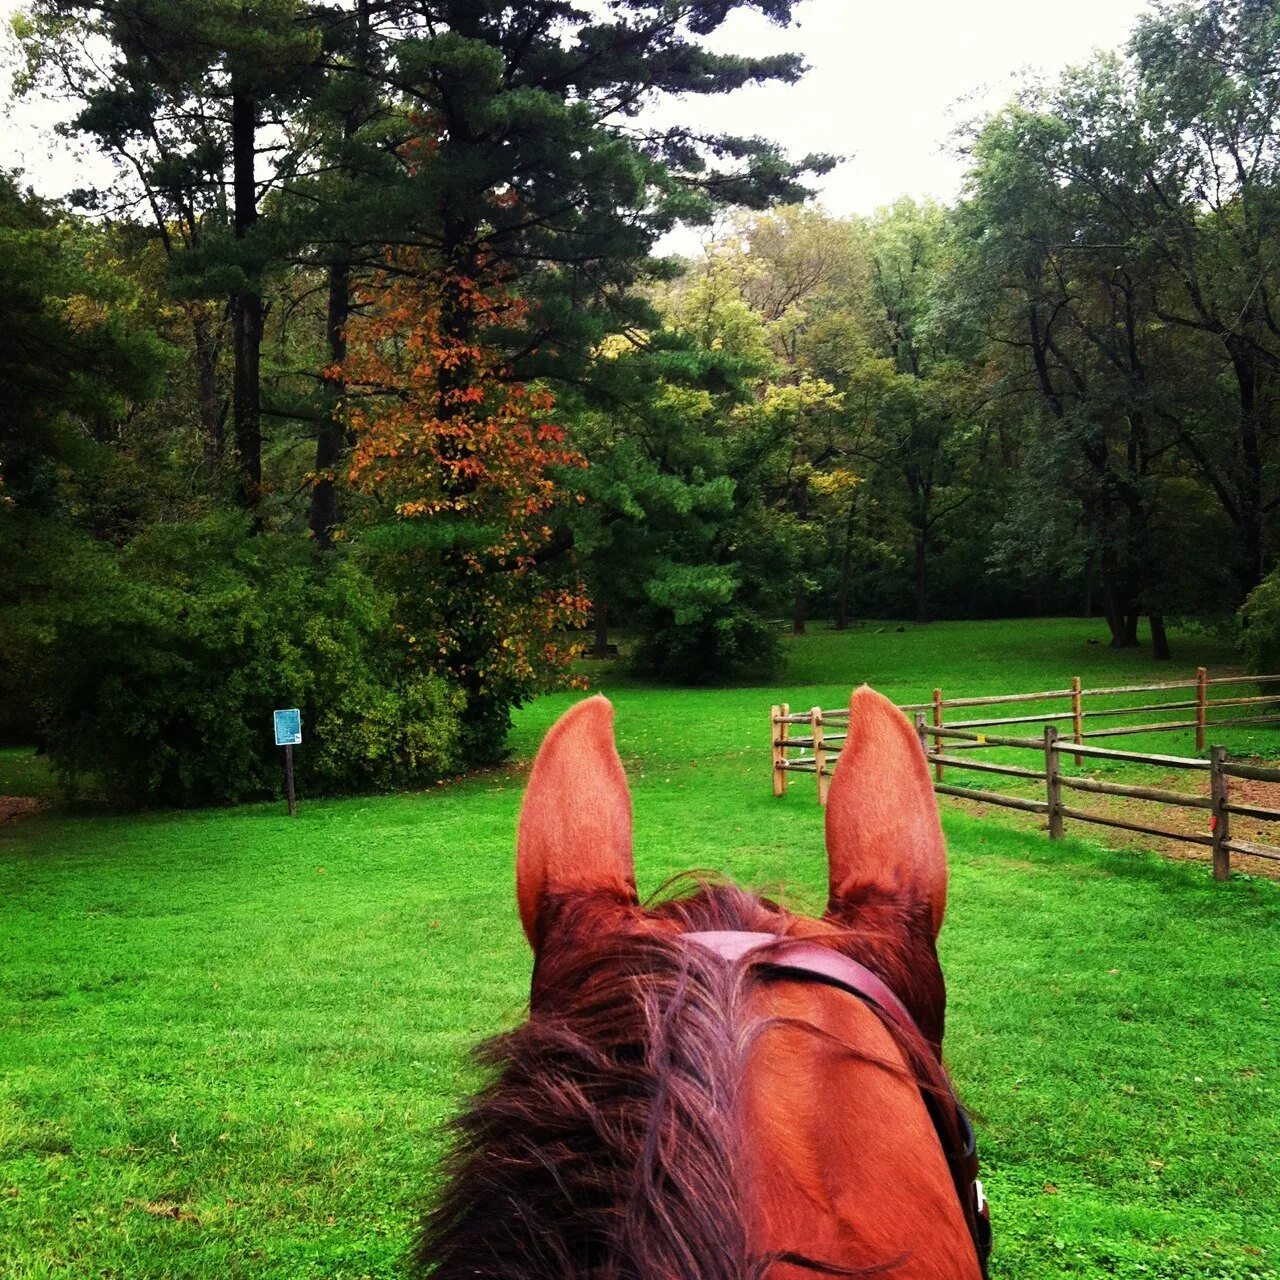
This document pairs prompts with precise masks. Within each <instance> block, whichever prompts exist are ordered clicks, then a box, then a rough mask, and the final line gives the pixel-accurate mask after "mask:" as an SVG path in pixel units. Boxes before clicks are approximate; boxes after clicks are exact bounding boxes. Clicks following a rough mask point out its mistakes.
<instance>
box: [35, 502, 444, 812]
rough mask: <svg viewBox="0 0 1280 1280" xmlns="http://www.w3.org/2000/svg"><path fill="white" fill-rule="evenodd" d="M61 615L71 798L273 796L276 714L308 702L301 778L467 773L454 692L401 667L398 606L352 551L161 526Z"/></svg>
mask: <svg viewBox="0 0 1280 1280" xmlns="http://www.w3.org/2000/svg"><path fill="white" fill-rule="evenodd" d="M101 571H102V573H103V574H104V575H105V576H106V579H107V580H106V581H100V582H99V583H97V584H96V586H97V589H96V590H94V591H92V592H91V593H85V594H83V595H82V596H80V597H78V598H76V599H74V600H72V601H71V602H69V604H68V606H67V609H66V612H65V614H64V616H62V617H61V618H59V619H58V620H57V622H56V625H54V626H53V627H52V633H53V634H52V639H51V643H50V644H49V645H48V646H47V648H46V650H45V651H44V662H43V671H42V674H41V679H40V686H41V704H42V706H41V710H42V721H43V726H44V730H45V740H46V743H47V745H48V747H49V750H50V753H51V756H52V759H53V764H54V768H55V770H56V771H57V772H58V774H59V775H60V777H61V778H62V779H63V781H64V783H65V784H66V786H67V788H68V790H69V791H71V792H72V793H73V794H75V793H84V792H96V793H99V794H101V795H102V796H104V797H105V798H107V799H108V800H110V801H112V802H114V803H117V804H123V805H152V804H162V805H192V804H209V803H219V802H224V801H239V800H247V799H253V798H260V797H265V796H269V795H272V794H275V793H278V791H279V789H280V785H281V759H280V751H279V749H278V748H276V747H275V746H274V744H273V740H272V734H271V712H272V710H273V708H276V707H300V708H301V710H302V717H303V733H304V742H303V746H302V747H301V748H300V749H299V750H298V751H297V752H296V767H297V774H298V782H299V787H300V788H301V789H302V790H303V791H304V792H310V793H311V794H316V793H324V792H340V791H356V790H371V789H387V788H392V787H399V786H410V785H414V784H421V783H424V782H427V781H429V780H431V779H433V778H436V777H439V776H441V775H442V774H445V773H447V772H449V771H450V770H452V769H454V768H456V766H457V763H458V736H459V712H460V707H461V700H460V697H459V695H458V694H457V693H455V692H454V691H453V690H451V689H450V688H449V686H448V685H447V684H446V683H445V682H444V681H443V680H442V679H441V678H440V677H439V676H437V675H435V674H433V673H431V672H429V671H422V670H417V669H415V668H413V667H412V666H408V665H406V661H405V654H404V650H403V649H402V648H401V646H399V645H398V644H397V643H396V640H395V633H394V628H393V623H392V602H391V600H390V598H389V597H388V596H387V595H386V594H385V593H383V592H380V591H379V590H378V589H377V588H376V587H374V586H373V584H372V583H371V582H370V581H369V579H368V577H367V576H366V575H365V574H364V573H363V572H362V571H361V570H360V568H359V566H358V565H356V564H355V563H354V562H353V561H351V560H350V559H347V558H341V557H338V558H331V559H329V560H327V561H326V563H325V564H324V565H323V566H320V565H317V563H316V562H315V561H314V559H313V557H312V555H311V553H310V549H309V548H308V546H307V545H306V544H305V543H302V542H301V541H300V540H297V539H293V540H290V539H286V538H283V537H276V536H274V535H270V534H259V535H257V536H250V535H249V532H248V530H247V527H246V525H245V523H244V522H243V520H241V519H240V518H239V517H235V516H219V517H212V518H210V519H207V520H204V521H200V522H197V523H191V524H184V525H158V526H154V527H152V528H150V529H149V530H147V532H145V533H144V534H143V535H142V536H140V537H139V538H137V539H136V540H135V541H134V542H132V543H131V544H130V545H129V546H128V547H127V548H126V549H125V550H124V551H123V552H122V553H121V554H120V555H119V556H115V557H103V563H102V566H101Z"/></svg>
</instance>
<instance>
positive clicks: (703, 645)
mask: <svg viewBox="0 0 1280 1280" xmlns="http://www.w3.org/2000/svg"><path fill="white" fill-rule="evenodd" d="M781 663H782V646H781V643H780V637H779V634H778V631H777V628H776V627H775V626H773V625H772V624H770V623H769V622H767V621H765V620H764V619H763V618H761V617H759V616H758V615H756V614H754V613H752V612H750V611H749V610H748V609H746V608H743V607H741V606H737V605H732V604H731V605H728V606H722V608H721V609H720V610H719V611H718V612H716V613H714V614H707V615H704V616H702V617H699V618H697V619H696V620H690V621H680V620H677V618H675V617H674V616H668V617H666V618H654V617H653V616H652V615H651V616H650V617H649V618H648V619H647V625H646V627H645V630H644V632H643V634H642V635H641V637H640V639H639V640H638V641H637V643H636V647H635V651H634V653H633V654H632V659H631V665H632V667H633V669H634V670H635V671H637V672H639V673H641V674H644V675H654V676H658V677H660V678H661V679H664V680H674V681H677V682H679V683H682V684H714V683H716V682H717V681H720V680H724V679H726V678H733V677H751V678H755V679H758V678H762V677H766V676H769V675H774V674H776V673H777V671H778V669H779V667H780V666H781Z"/></svg>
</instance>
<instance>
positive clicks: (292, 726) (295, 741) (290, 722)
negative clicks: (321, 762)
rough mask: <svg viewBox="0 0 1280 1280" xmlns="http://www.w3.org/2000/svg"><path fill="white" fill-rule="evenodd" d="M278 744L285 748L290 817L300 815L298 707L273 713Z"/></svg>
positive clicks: (299, 719)
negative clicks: (296, 789) (296, 765)
mask: <svg viewBox="0 0 1280 1280" xmlns="http://www.w3.org/2000/svg"><path fill="white" fill-rule="evenodd" d="M273 719H274V721H275V730H276V746H277V747H283V748H284V788H285V794H286V795H287V796H288V797H289V817H291V818H296V817H297V816H298V798H297V796H296V794H295V793H294V789H293V749H294V747H296V746H299V745H300V744H301V742H302V712H301V711H300V710H299V709H298V708H297V707H292V708H290V709H288V710H286V711H276V712H275V713H274V715H273Z"/></svg>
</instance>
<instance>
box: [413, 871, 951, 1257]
mask: <svg viewBox="0 0 1280 1280" xmlns="http://www.w3.org/2000/svg"><path fill="white" fill-rule="evenodd" d="M628 898H629V895H628V894H626V893H621V894H616V893H609V892H597V893H586V894H584V893H575V894H572V895H565V896H564V897H561V898H558V899H555V900H553V901H551V902H549V903H545V904H544V905H543V908H542V910H543V923H544V928H543V930H542V932H543V936H544V937H545V938H547V939H549V941H548V942H547V943H546V945H545V946H544V947H543V949H542V950H541V952H540V953H539V956H538V962H537V967H536V970H535V975H534V984H533V998H532V1010H531V1016H530V1018H529V1020H528V1022H526V1023H525V1025H524V1026H522V1027H520V1028H518V1029H517V1030H515V1031H512V1032H509V1033H508V1034H506V1035H503V1036H499V1037H498V1038H497V1039H496V1040H493V1041H492V1042H490V1043H489V1044H488V1045H487V1046H485V1047H484V1049H483V1050H482V1051H481V1057H482V1060H483V1061H484V1062H485V1064H486V1065H487V1066H488V1067H489V1068H491V1069H492V1070H493V1071H494V1073H495V1074H494V1077H493V1079H492V1082H491V1083H490V1084H489V1085H488V1086H487V1087H486V1088H485V1089H484V1090H483V1091H482V1092H481V1093H480V1094H479V1095H478V1096H477V1097H476V1098H475V1099H474V1100H473V1101H472V1104H471V1106H470V1108H469V1109H468V1110H467V1111H466V1112H465V1114H464V1115H463V1116H462V1117H461V1118H460V1119H459V1120H458V1122H457V1125H456V1145H455V1149H454V1152H453V1155H452V1157H451V1159H450V1162H449V1165H448V1168H447V1178H448V1184H447V1189H446V1191H445V1194H444V1197H443V1199H442V1200H441V1201H440V1203H439V1205H438V1207H437V1208H436V1210H435V1211H434V1213H433V1214H432V1215H431V1217H430V1218H429V1220H428V1222H427V1225H426V1229H425V1231H424V1234H423V1237H422V1241H421V1244H420V1246H419V1249H418V1253H417V1261H418V1264H419V1265H420V1266H421V1267H422V1268H424V1269H427V1270H430V1271H431V1272H432V1273H433V1274H434V1275H436V1276H437V1277H439V1278H440V1280H455V1278H456V1280H462V1278H463V1277H466V1278H467V1280H487V1278H490V1277H491V1278H493V1280H499V1278H500V1280H588V1278H589V1280H641V1278H644V1280H658V1278H661V1280H668V1278H672V1280H674V1278H676V1277H679V1278H680V1280H747V1278H748V1277H756V1276H761V1275H762V1274H763V1273H764V1272H765V1271H766V1269H767V1268H768V1267H770V1266H771V1265H772V1264H774V1263H777V1262H782V1263H788V1264H790V1265H791V1266H792V1267H801V1268H806V1269H811V1270H818V1271H823V1272H826V1273H835V1274H841V1275H852V1274H859V1275H865V1274H872V1273H873V1272H874V1271H875V1270H877V1268H872V1269H870V1270H868V1269H865V1268H864V1269H862V1270H858V1271H854V1270H851V1269H848V1268H845V1267H841V1266H838V1265H834V1264H831V1263H830V1262H829V1261H828V1260H824V1259H822V1258H811V1257H808V1256H807V1255H806V1252H805V1244H806V1242H805V1241H804V1240H796V1241H794V1242H792V1243H790V1244H789V1245H788V1246H787V1247H786V1248H783V1249H780V1250H778V1251H777V1252H776V1253H773V1254H771V1255H768V1256H755V1255H753V1254H752V1251H751V1249H750V1246H749V1242H748V1223H749V1222H750V1219H751V1205H750V1203H749V1200H750V1192H751V1184H750V1177H749V1174H748V1162H747V1161H746V1160H744V1150H745V1144H747V1143H748V1142H749V1141H750V1135H749V1134H748V1133H746V1132H745V1131H744V1126H743V1114H742V1108H743V1089H744V1081H745V1076H746V1070H747V1066H748V1061H749V1057H750V1052H751V1049H752V1047H753V1045H754V1044H755V1043H756V1041H757V1040H758V1039H759V1037H760V1036H761V1035H762V1033H763V1032H764V1031H765V1030H766V1029H768V1027H769V1026H770V1025H771V1024H770V1023H769V1021H767V1020H764V1019H759V1018H756V1019H754V1020H753V1019H752V1018H751V1017H750V1016H749V1015H748V1006H749V1003H750V997H751V993H752V990H753V988H754V987H755V986H756V985H757V984H758V983H759V982H760V981H762V980H763V979H761V978H760V977H758V976H757V975H756V974H755V973H754V972H753V971H752V970H751V969H750V968H749V967H747V968H744V967H742V966H739V965H726V964H725V963H724V962H723V961H722V960H720V959H719V958H718V957H716V956H714V955H712V954H711V953H709V952H706V951H704V950H703V949H702V948H699V947H696V946H691V945H689V944H687V943H683V942H681V941H680V940H679V938H678V934H679V933H683V932H685V931H689V930H718V929H742V930H752V931H760V932H776V933H797V932H802V933H804V934H806V935H808V936H812V937H813V938H814V939H815V940H816V941H823V942H825V943H827V944H829V945H832V946H835V947H837V948H838V949H839V950H841V951H844V952H845V953H846V954H849V955H850V956H852V957H853V958H855V959H858V960H860V961H861V962H862V963H864V964H867V965H868V966H870V967H872V968H874V969H875V970H876V971H877V972H879V973H880V974H881V975H882V976H883V977H884V978H885V980H886V981H887V982H888V983H889V984H890V985H891V986H892V987H893V988H894V989H895V991H897V992H898V994H899V996H900V998H901V999H902V1000H903V1001H904V1003H906V1004H907V1006H908V1008H909V1009H910V1010H911V1012H912V1014H913V1016H914V1017H916V1018H917V1019H918V1021H919V1023H920V1025H921V1027H922V1028H923V1029H924V1032H925V1035H926V1036H928V1037H929V1040H931V1041H934V1042H935V1043H940V1041H941V1032H942V1007H943V1002H944V993H943V987H942V975H941V971H940V970H939V968H938V963H937V958H936V955H935V953H934V949H933V939H932V925H931V921H930V918H929V913H928V910H927V908H921V907H919V906H910V905H904V904H894V903H890V902H882V903H879V904H870V905H867V906H866V908H865V912H864V913H863V915H864V919H863V921H862V922H861V923H862V925H863V926H864V927H858V928H847V927H841V926H838V925H834V924H831V923H829V922H819V921H812V920H807V919H804V918H801V917H795V916H791V915H789V914H787V913H785V912H783V911H781V910H780V909H779V908H777V907H776V906H774V905H773V904H772V903H770V902H768V901H767V900H765V899H762V898H758V897H755V896H752V895H750V894H747V893H744V892H743V891H741V890H739V889H736V888H733V887H731V886H721V887H705V886H704V887H701V888H698V889H697V890H696V891H695V892H692V893H688V892H686V893H684V894H681V895H679V896H676V897H673V898H671V899H669V900H667V901H665V902H663V903H661V904H659V905H658V906H657V907H655V908H653V909H652V910H650V911H648V912H646V911H643V910H642V909H640V908H638V907H636V906H634V905H633V903H632V902H630V901H629V900H628ZM850 923H854V922H852V921H851V922H850ZM895 1039H896V1041H897V1044H898V1047H899V1049H900V1050H901V1051H902V1057H903V1059H904V1060H905V1061H906V1062H907V1063H908V1064H909V1066H910V1069H911V1070H912V1071H913V1072H914V1073H915V1075H916V1077H917V1079H918V1080H919V1082H920V1084H921V1087H922V1088H923V1089H924V1090H925V1091H926V1093H928V1094H930V1095H931V1096H934V1097H935V1100H936V1103H935V1105H936V1108H937V1109H939V1114H940V1115H941V1116H942V1118H943V1123H944V1125H945V1124H950V1125H954V1117H950V1119H948V1117H949V1115H950V1113H949V1110H948V1108H947V1106H946V1104H945V1101H943V1100H942V1093H941V1090H942V1088H943V1086H942V1084H940V1076H939V1073H938V1069H937V1060H936V1058H935V1056H934V1052H933V1047H932V1046H931V1045H930V1044H929V1043H926V1041H925V1040H924V1039H923V1038H922V1037H920V1036H913V1035H911V1034H910V1033H899V1034H896V1035H895ZM832 1048H833V1051H834V1052H837V1053H845V1054H856V1053H857V1052H858V1051H857V1050H855V1049H853V1048H852V1047H851V1046H849V1045H845V1044H836V1045H833V1046H832ZM883 1065H885V1066H886V1067H888V1068H889V1069H890V1070H899V1071H900V1070H901V1065H900V1064H898V1063H887V1062H886V1063H884V1064H883ZM889 1261H890V1262H892V1261H893V1260H889Z"/></svg>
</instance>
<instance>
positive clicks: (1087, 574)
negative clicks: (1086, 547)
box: [1082, 555, 1093, 618]
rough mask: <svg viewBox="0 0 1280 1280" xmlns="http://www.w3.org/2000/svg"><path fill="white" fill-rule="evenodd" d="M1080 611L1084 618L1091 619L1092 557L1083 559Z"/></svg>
mask: <svg viewBox="0 0 1280 1280" xmlns="http://www.w3.org/2000/svg"><path fill="white" fill-rule="evenodd" d="M1082 609H1083V612H1084V616H1085V617H1086V618H1092V617H1093V556H1092V555H1089V556H1086V557H1085V562H1084V600H1083V602H1082Z"/></svg>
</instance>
